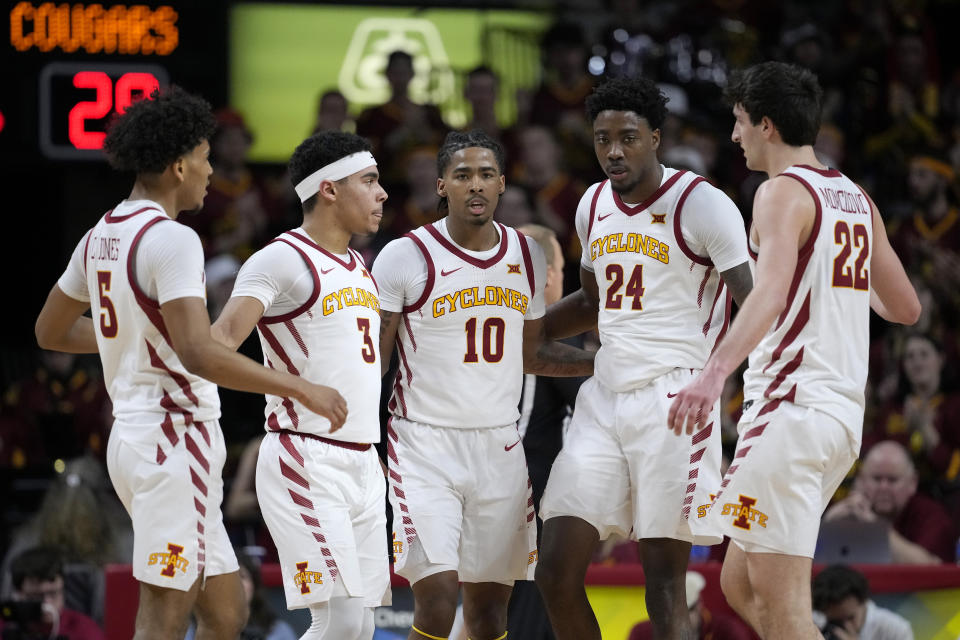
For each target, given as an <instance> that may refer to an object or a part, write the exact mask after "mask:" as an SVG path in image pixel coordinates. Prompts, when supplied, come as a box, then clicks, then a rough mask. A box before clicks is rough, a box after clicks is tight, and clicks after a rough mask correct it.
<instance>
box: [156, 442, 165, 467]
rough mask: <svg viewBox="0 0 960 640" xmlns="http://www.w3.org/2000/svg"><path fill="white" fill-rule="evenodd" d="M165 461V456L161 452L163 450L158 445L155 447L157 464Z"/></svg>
mask: <svg viewBox="0 0 960 640" xmlns="http://www.w3.org/2000/svg"><path fill="white" fill-rule="evenodd" d="M166 459H167V454H165V453H164V452H163V449H161V448H160V445H159V444H158V445H157V464H163V463H164V461H166Z"/></svg>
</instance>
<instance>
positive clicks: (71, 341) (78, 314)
mask: <svg viewBox="0 0 960 640" xmlns="http://www.w3.org/2000/svg"><path fill="white" fill-rule="evenodd" d="M89 308H90V303H89V302H84V301H81V300H76V299H74V298H71V297H70V296H68V295H67V294H66V293H64V292H63V290H62V289H61V288H60V285H56V284H55V285H53V288H52V289H50V293H49V295H47V301H46V302H45V303H44V304H43V308H42V309H41V310H40V315H39V316H37V323H36V325H35V326H34V333H35V334H36V336H37V344H38V345H40V348H41V349H51V350H53V351H65V352H67V353H96V352H97V336H96V334H95V333H94V330H93V320H91V319H90V318H88V317H87V316H85V315H83V314H85V313H86V312H87V310H88V309H89Z"/></svg>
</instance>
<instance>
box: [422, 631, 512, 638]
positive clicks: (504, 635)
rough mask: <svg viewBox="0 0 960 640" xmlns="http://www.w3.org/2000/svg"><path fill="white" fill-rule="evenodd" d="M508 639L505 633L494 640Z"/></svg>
mask: <svg viewBox="0 0 960 640" xmlns="http://www.w3.org/2000/svg"><path fill="white" fill-rule="evenodd" d="M418 633H419V632H418ZM506 637H507V632H506V631H504V632H503V635H502V636H497V637H496V638H494V639H493V640H504V638H506ZM467 640H470V638H467Z"/></svg>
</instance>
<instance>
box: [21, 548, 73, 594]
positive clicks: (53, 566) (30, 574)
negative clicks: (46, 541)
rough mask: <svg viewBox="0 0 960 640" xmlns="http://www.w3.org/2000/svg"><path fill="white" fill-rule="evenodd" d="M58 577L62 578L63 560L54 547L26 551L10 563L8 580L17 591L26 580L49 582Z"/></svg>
mask: <svg viewBox="0 0 960 640" xmlns="http://www.w3.org/2000/svg"><path fill="white" fill-rule="evenodd" d="M58 576H60V577H62V576H63V559H62V558H61V556H60V551H59V550H58V549H56V548H54V547H34V548H32V549H28V550H26V551H24V552H23V553H21V554H20V555H18V556H17V557H16V558H14V559H13V561H12V562H11V563H10V580H11V582H12V583H13V587H14V589H16V590H17V591H19V590H20V589H21V588H23V582H24V581H25V580H26V579H27V578H33V579H34V580H40V581H42V582H49V581H51V580H56V579H57V577H58Z"/></svg>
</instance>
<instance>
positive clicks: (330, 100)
mask: <svg viewBox="0 0 960 640" xmlns="http://www.w3.org/2000/svg"><path fill="white" fill-rule="evenodd" d="M355 127H356V123H355V122H353V121H352V120H349V119H348V116H347V99H346V97H344V95H343V94H342V93H340V92H339V91H337V90H336V89H329V90H327V91H324V92H323V94H321V96H320V100H318V101H317V122H316V124H315V125H314V127H313V133H320V132H321V131H351V130H353V129H354V128H355Z"/></svg>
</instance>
